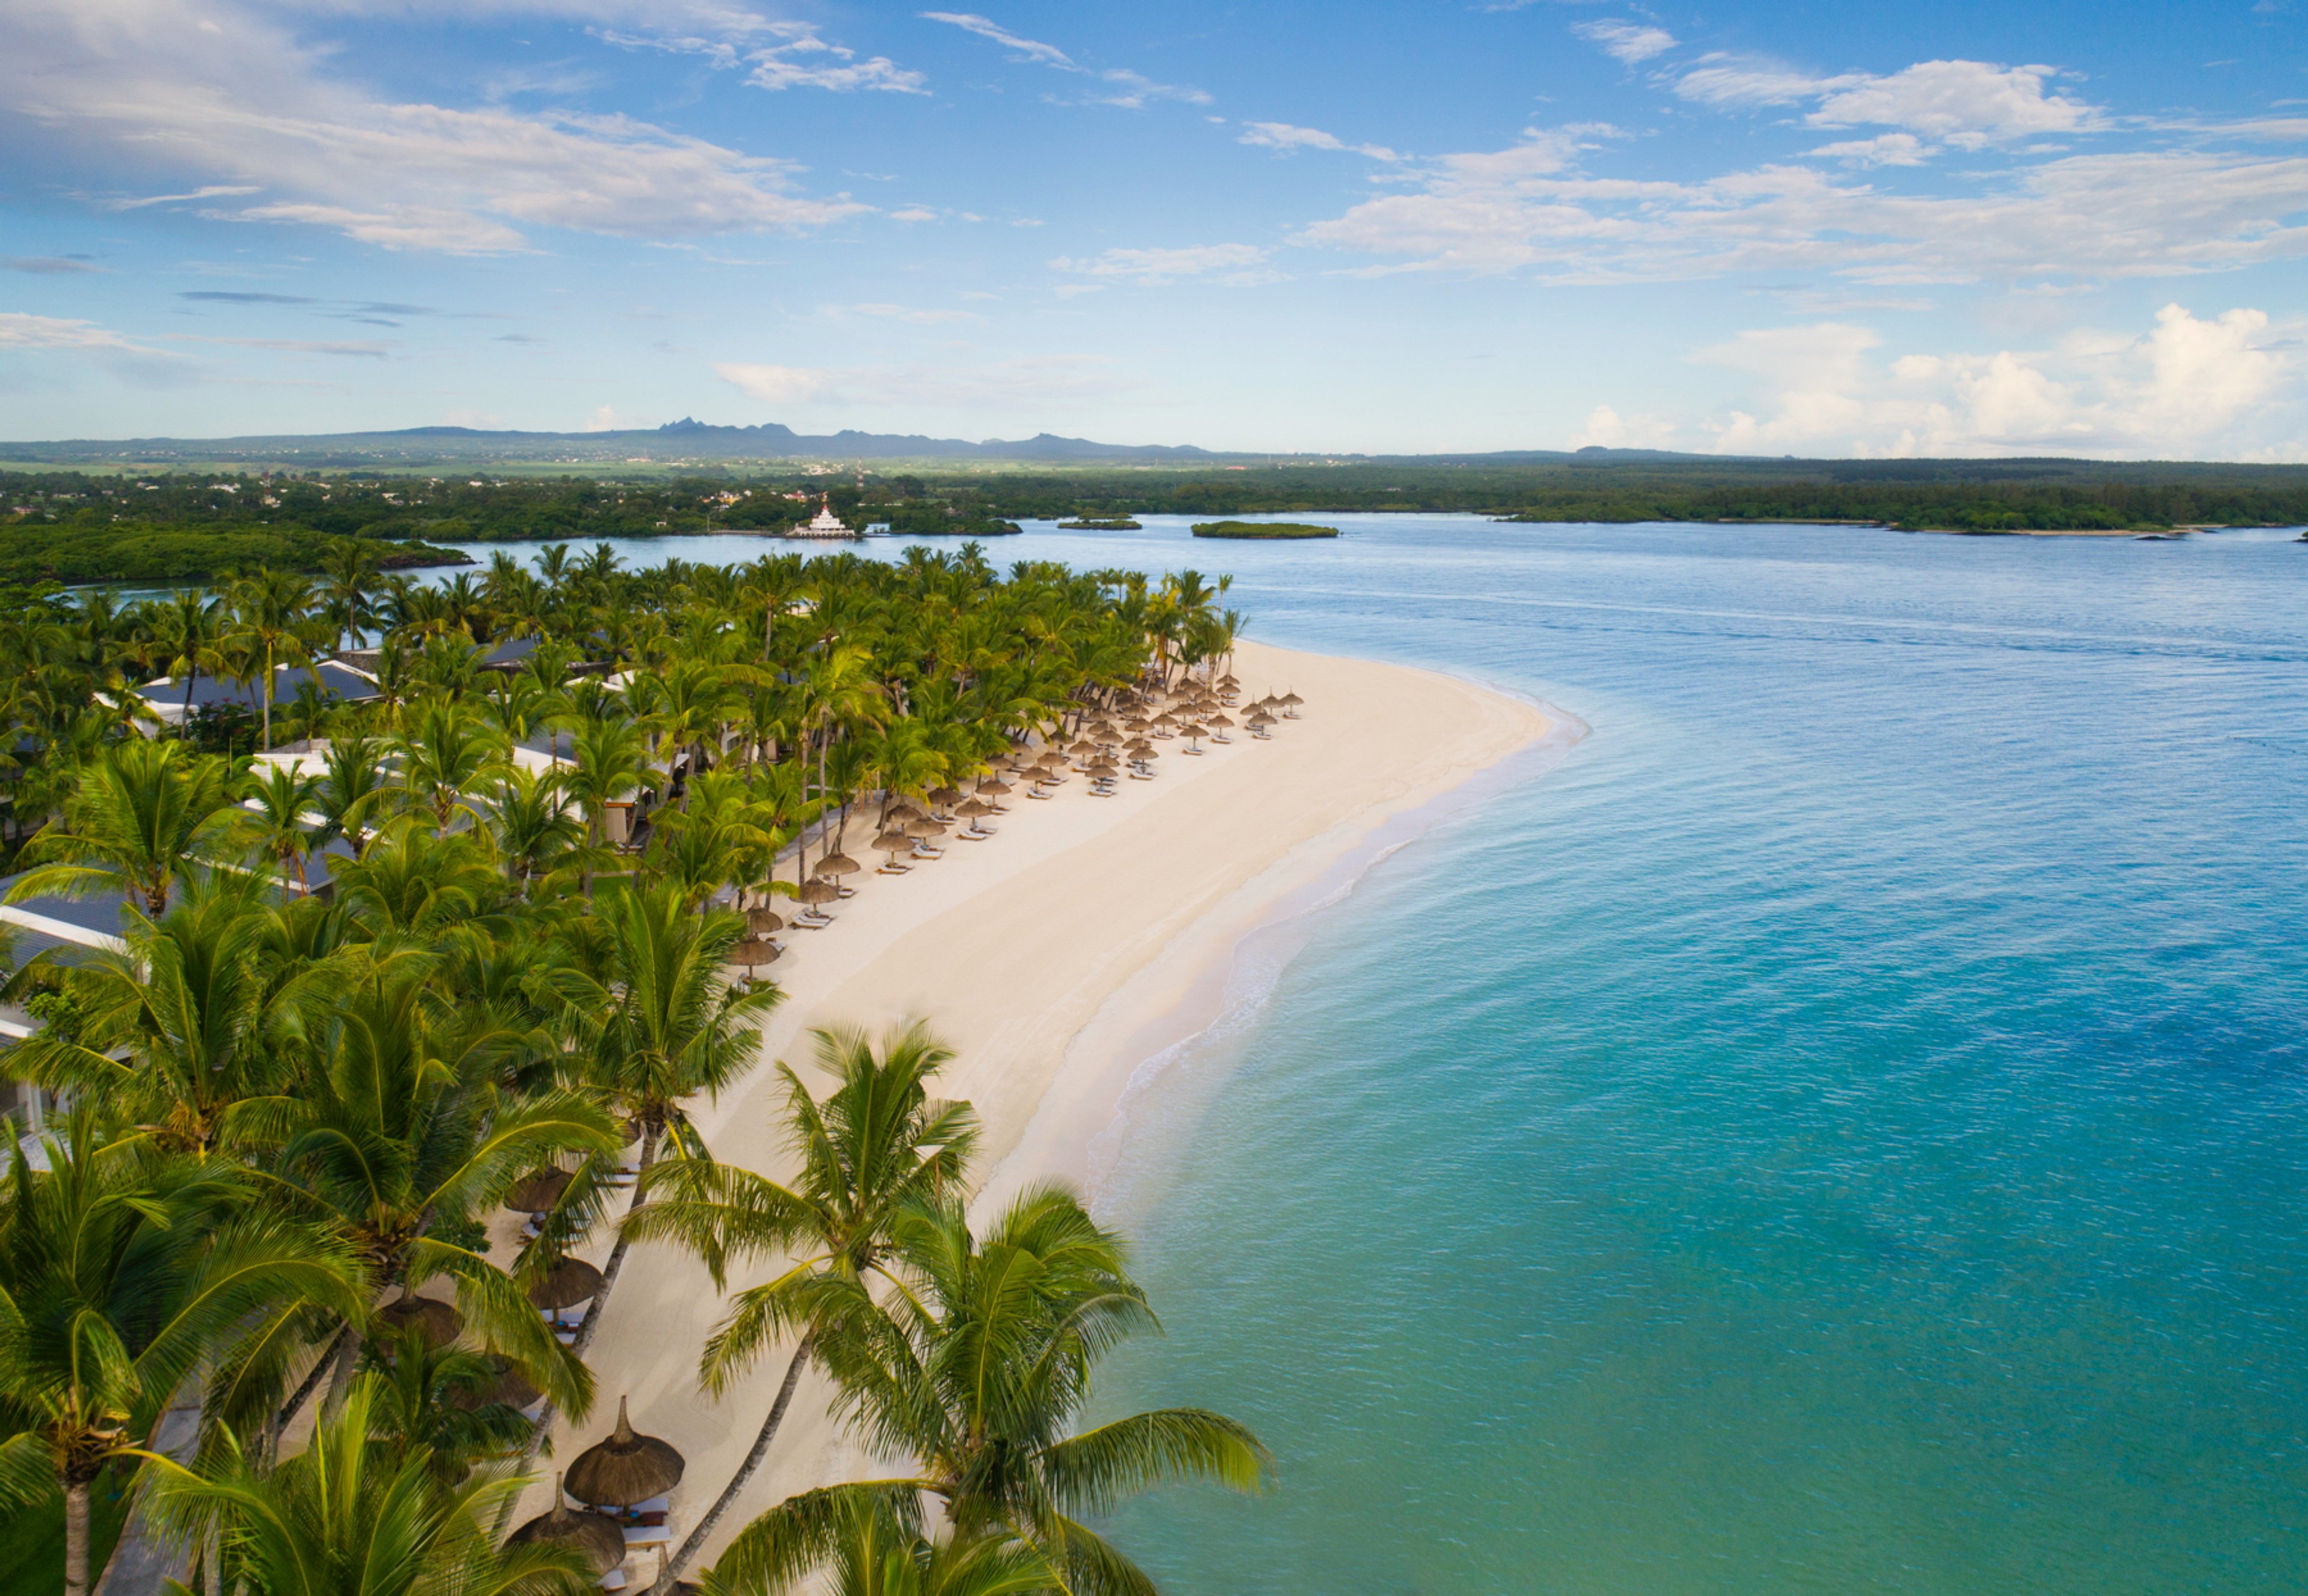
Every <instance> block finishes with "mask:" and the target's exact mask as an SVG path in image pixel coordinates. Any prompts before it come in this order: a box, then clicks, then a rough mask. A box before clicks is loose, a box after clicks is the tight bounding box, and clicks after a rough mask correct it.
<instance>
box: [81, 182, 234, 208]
mask: <svg viewBox="0 0 2308 1596" xmlns="http://www.w3.org/2000/svg"><path fill="white" fill-rule="evenodd" d="M253 193H256V190H255V188H254V186H253V185H251V184H245V183H211V184H209V185H208V186H207V187H205V188H196V189H194V190H193V191H192V193H185V194H146V195H144V196H142V198H138V199H130V200H109V201H107V202H105V207H104V208H105V209H106V210H142V209H143V208H144V207H145V206H147V205H178V204H183V203H185V202H188V201H194V200H215V199H221V198H224V197H225V196H227V195H230V194H253Z"/></svg>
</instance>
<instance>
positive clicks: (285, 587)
mask: <svg viewBox="0 0 2308 1596" xmlns="http://www.w3.org/2000/svg"><path fill="white" fill-rule="evenodd" d="M232 606H233V615H232V629H233V635H234V636H235V637H236V638H237V639H238V640H239V642H240V643H241V644H242V646H243V647H245V648H246V649H247V650H248V654H249V663H250V664H251V665H256V664H258V663H259V662H260V661H261V662H262V664H263V675H261V676H260V677H259V678H258V682H259V683H260V687H259V699H260V701H261V702H262V704H263V710H264V744H263V745H264V746H265V747H266V748H268V749H269V748H271V746H272V678H273V674H274V672H276V671H277V670H279V669H280V667H281V666H282V665H305V664H307V663H309V661H310V660H311V657H312V651H311V648H310V637H309V634H310V632H311V630H312V616H311V611H312V607H313V585H312V584H311V583H310V582H308V581H306V579H304V578H303V577H300V576H294V575H291V574H290V573H289V572H288V571H273V570H271V569H270V568H260V569H259V570H258V571H255V572H254V574H252V575H249V576H245V577H243V578H241V579H240V580H239V581H237V582H236V583H234V584H233V588H232Z"/></svg>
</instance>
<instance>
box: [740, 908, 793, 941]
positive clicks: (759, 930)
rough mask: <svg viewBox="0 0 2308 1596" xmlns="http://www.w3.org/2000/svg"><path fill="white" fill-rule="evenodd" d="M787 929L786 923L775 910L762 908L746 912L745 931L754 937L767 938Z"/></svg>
mask: <svg viewBox="0 0 2308 1596" xmlns="http://www.w3.org/2000/svg"><path fill="white" fill-rule="evenodd" d="M785 928H786V922H784V921H783V920H781V919H779V916H778V912H777V911H776V910H775V909H772V908H768V907H762V908H759V909H748V910H746V911H745V930H746V931H747V932H748V933H750V934H751V935H753V936H756V937H766V936H768V935H769V934H770V933H771V932H772V931H783V930H785Z"/></svg>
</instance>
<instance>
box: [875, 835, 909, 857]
mask: <svg viewBox="0 0 2308 1596" xmlns="http://www.w3.org/2000/svg"><path fill="white" fill-rule="evenodd" d="M913 845H914V839H913V838H912V837H908V836H907V835H906V834H905V833H904V832H903V831H884V832H883V833H882V835H881V836H879V837H875V838H874V840H873V841H872V842H871V843H869V844H867V846H869V847H872V848H874V849H877V850H879V851H880V852H882V853H884V854H902V853H904V852H905V851H906V850H907V849H909V848H910V847H912V846H913Z"/></svg>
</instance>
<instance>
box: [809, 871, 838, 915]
mask: <svg viewBox="0 0 2308 1596" xmlns="http://www.w3.org/2000/svg"><path fill="white" fill-rule="evenodd" d="M840 896H841V888H839V887H836V886H835V885H834V884H833V883H832V882H831V881H830V880H827V879H826V878H825V877H823V876H812V877H811V878H810V879H809V880H806V881H804V882H803V883H802V884H801V901H802V902H804V903H805V904H807V905H810V906H811V907H813V908H814V907H815V906H816V905H819V904H830V903H831V902H833V901H834V900H835V899H836V898H839V897H840Z"/></svg>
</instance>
